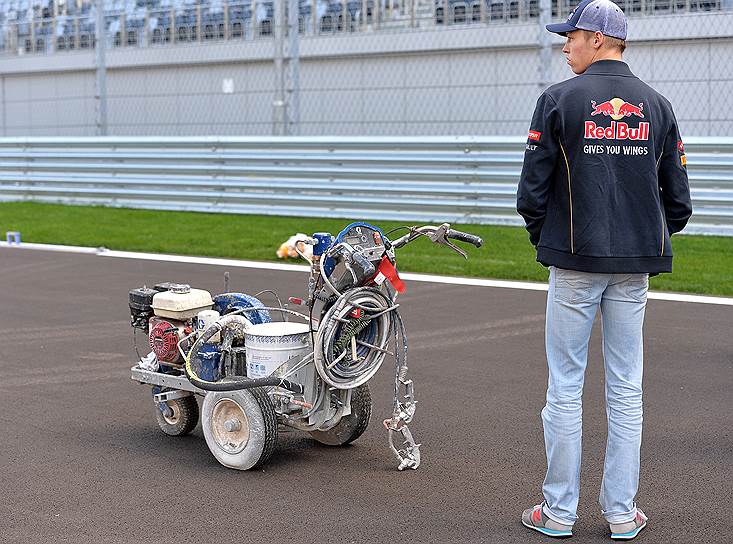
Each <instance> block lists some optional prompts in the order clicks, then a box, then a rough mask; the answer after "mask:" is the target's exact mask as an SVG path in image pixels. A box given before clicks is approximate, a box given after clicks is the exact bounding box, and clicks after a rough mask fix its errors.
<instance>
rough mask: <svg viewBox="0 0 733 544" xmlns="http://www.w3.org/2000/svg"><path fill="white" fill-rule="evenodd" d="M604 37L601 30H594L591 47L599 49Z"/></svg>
mask: <svg viewBox="0 0 733 544" xmlns="http://www.w3.org/2000/svg"><path fill="white" fill-rule="evenodd" d="M605 39H606V37H605V36H604V35H603V32H595V33H593V48H594V49H600V48H601V47H603V42H604V41H605Z"/></svg>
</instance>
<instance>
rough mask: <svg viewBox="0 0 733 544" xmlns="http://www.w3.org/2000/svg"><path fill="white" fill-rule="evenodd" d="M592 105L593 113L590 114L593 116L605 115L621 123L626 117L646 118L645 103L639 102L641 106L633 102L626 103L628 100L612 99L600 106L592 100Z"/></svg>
mask: <svg viewBox="0 0 733 544" xmlns="http://www.w3.org/2000/svg"><path fill="white" fill-rule="evenodd" d="M590 104H591V106H593V111H592V112H590V114H591V116H594V115H605V116H606V117H610V118H611V119H613V120H614V121H620V120H621V119H623V118H624V117H631V116H632V115H635V116H636V117H641V118H642V119H643V118H644V113H643V112H644V103H643V102H639V104H638V105H636V104H632V103H631V102H626V100H623V99H621V98H612V99H611V100H606V101H605V102H601V103H600V104H596V101H595V100H591V101H590Z"/></svg>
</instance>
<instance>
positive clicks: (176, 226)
mask: <svg viewBox="0 0 733 544" xmlns="http://www.w3.org/2000/svg"><path fill="white" fill-rule="evenodd" d="M349 222H350V221H349V220H347V219H319V218H306V217H275V216H261V215H230V214H216V213H194V212H169V211H151V210H132V209H125V208H104V207H95V206H89V207H86V206H64V205H58V204H41V203H33V202H6V203H0V235H3V236H4V233H5V232H6V231H9V230H16V231H20V232H21V235H22V239H23V241H25V242H36V243H47V244H65V245H79V246H91V247H98V246H104V247H107V248H109V249H116V250H123V251H143V252H151V253H173V254H179V255H199V256H210V257H226V258H234V259H247V260H258V261H277V260H278V259H277V257H276V256H275V250H276V249H277V248H278V247H279V245H280V244H281V243H282V242H284V241H285V240H286V239H288V238H289V237H290V236H292V235H293V234H295V233H296V232H303V233H306V234H312V233H314V232H319V231H327V232H331V233H333V234H335V233H337V232H339V231H340V230H341V229H342V228H343V227H344V226H346V225H347V224H348V223H349ZM373 223H374V224H375V225H377V226H379V227H381V228H382V229H383V230H385V231H388V230H390V229H392V228H394V227H398V226H403V225H407V223H398V222H394V221H374V222H373ZM453 228H456V229H458V230H465V231H468V232H471V233H474V234H477V235H479V236H481V237H482V238H483V239H484V242H485V244H484V247H483V248H481V249H475V248H473V247H472V246H471V247H467V248H466V250H467V252H468V255H469V259H468V261H465V260H463V259H462V258H461V257H460V256H458V255H456V254H454V253H452V252H451V251H449V250H448V249H447V248H445V247H439V246H435V245H433V244H431V243H430V242H429V241H428V240H425V241H417V242H414V243H413V244H411V245H409V246H407V247H406V248H404V249H403V250H401V251H400V252H399V254H398V264H399V268H400V270H402V271H409V272H423V273H430V274H444V275H456V276H469V277H479V278H498V279H511V280H529V281H546V280H547V275H548V274H547V270H546V269H545V268H544V267H543V266H542V265H540V264H538V263H537V262H536V261H535V252H534V248H533V247H532V246H531V244H530V243H529V240H528V237H527V233H526V232H525V230H524V229H522V228H517V227H499V226H491V225H458V224H456V225H453ZM403 232H404V231H403ZM399 234H401V233H395V235H393V236H392V238H395V237H396V236H398V235H399ZM463 245H464V246H465V244H463ZM673 245H674V254H675V257H674V273H673V274H661V275H659V276H657V277H654V278H652V279H651V288H652V289H656V290H660V291H680V292H689V293H700V294H709V295H725V296H730V295H733V238H728V237H716V236H675V237H674V239H673Z"/></svg>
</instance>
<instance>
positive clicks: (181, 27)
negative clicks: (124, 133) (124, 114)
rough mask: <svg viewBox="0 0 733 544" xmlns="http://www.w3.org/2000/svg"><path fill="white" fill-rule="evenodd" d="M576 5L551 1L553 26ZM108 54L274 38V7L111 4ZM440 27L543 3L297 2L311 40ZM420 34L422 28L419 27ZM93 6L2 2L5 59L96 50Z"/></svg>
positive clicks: (651, 9) (631, 5)
mask: <svg viewBox="0 0 733 544" xmlns="http://www.w3.org/2000/svg"><path fill="white" fill-rule="evenodd" d="M617 1H618V3H619V5H620V6H621V7H622V8H623V9H624V10H625V11H626V13H627V14H629V15H630V16H634V15H650V14H656V13H659V14H665V13H680V12H684V11H690V12H699V11H717V10H721V9H731V5H732V2H731V0H617ZM575 2H576V0H552V16H553V18H561V17H565V16H566V15H567V14H568V13H569V12H570V10H571V9H572V8H573V7H574V4H575ZM105 8H106V9H105V17H104V19H105V27H106V33H107V45H108V47H148V46H155V45H159V44H170V43H177V42H203V41H212V40H243V39H245V40H247V39H254V38H260V37H270V36H271V35H272V34H273V20H274V11H275V9H274V0H105ZM426 9H427V16H428V17H429V18H430V19H429V20H430V21H431V23H432V24H436V25H469V24H493V23H496V24H500V23H502V22H512V21H527V20H531V19H535V18H537V17H538V16H539V0H299V5H298V18H299V31H300V32H301V33H302V34H305V35H313V34H330V33H338V32H356V31H360V30H364V29H373V28H374V27H375V26H377V25H379V26H391V27H394V26H396V27H400V26H404V27H407V26H409V25H410V24H414V20H415V17H421V18H422V17H424V16H425V14H426V12H425V10H426ZM420 24H421V26H424V24H425V23H424V22H422V21H421V23H420ZM95 27H96V8H95V2H94V0H0V53H4V54H13V55H17V54H24V53H33V52H35V53H52V52H54V51H70V50H75V49H91V48H93V47H94V46H95Z"/></svg>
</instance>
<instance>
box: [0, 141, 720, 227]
mask: <svg viewBox="0 0 733 544" xmlns="http://www.w3.org/2000/svg"><path fill="white" fill-rule="evenodd" d="M524 143H525V139H524V138H522V137H485V138H472V137H455V138H445V137H439V138H438V137H436V138H426V137H421V138H373V137H370V138H342V137H339V138H336V137H317V138H314V137H309V138H305V137H303V138H295V137H280V138H272V137H271V138H224V137H208V138H196V137H191V138H156V137H147V138H120V137H107V138H4V139H0V201H18V200H30V201H39V202H56V203H63V204H81V205H83V204H94V205H103V206H112V207H130V208H147V209H158V210H187V211H198V212H224V213H242V214H264V215H289V216H313V217H344V218H364V219H381V220H398V221H415V222H420V221H426V222H429V221H448V222H451V223H479V224H504V225H522V224H523V222H522V220H521V218H520V217H519V216H518V215H517V213H516V211H515V203H516V189H517V181H518V178H519V174H520V171H521V166H522V157H523V149H524ZM685 147H686V152H687V157H688V169H689V176H690V185H691V190H692V197H693V204H694V209H695V212H694V215H693V218H692V220H691V222H690V226H689V227H688V228H687V229H686V231H685V232H687V233H698V234H717V235H725V236H733V138H689V139H688V140H687V141H686V142H685Z"/></svg>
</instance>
